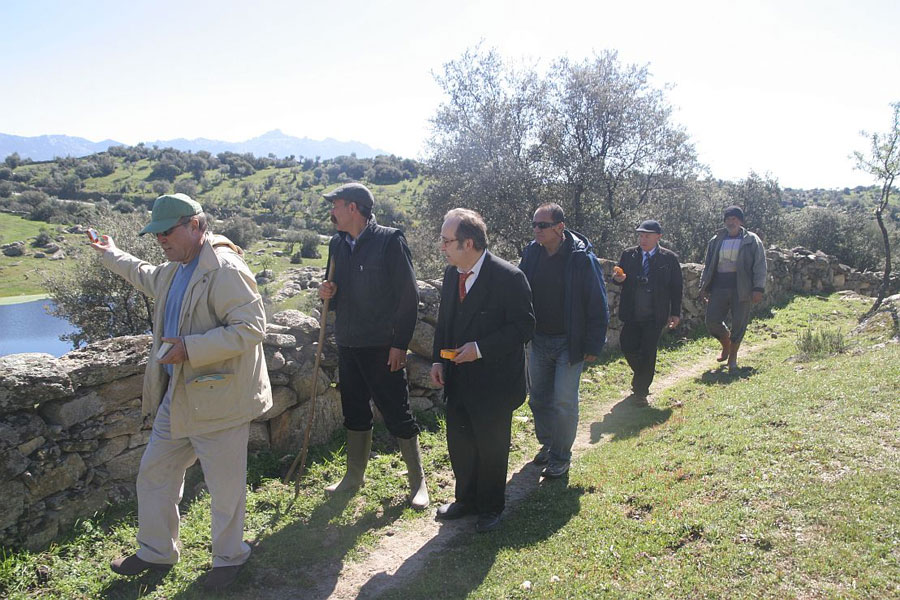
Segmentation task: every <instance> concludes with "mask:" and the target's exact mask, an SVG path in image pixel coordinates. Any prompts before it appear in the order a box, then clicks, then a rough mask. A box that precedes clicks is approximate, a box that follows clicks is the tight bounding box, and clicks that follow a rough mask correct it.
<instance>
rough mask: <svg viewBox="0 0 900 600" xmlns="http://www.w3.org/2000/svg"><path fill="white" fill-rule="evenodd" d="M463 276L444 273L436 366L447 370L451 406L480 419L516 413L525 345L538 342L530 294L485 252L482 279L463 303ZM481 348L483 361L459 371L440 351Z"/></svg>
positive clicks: (514, 272) (516, 274)
mask: <svg viewBox="0 0 900 600" xmlns="http://www.w3.org/2000/svg"><path fill="white" fill-rule="evenodd" d="M458 290H459V272H458V271H457V269H456V267H453V266H449V267H447V268H446V269H445V270H444V281H443V285H442V287H441V306H440V309H439V311H438V324H437V327H436V328H435V332H434V349H433V362H436V363H442V364H443V365H444V383H445V385H444V393H445V395H446V396H447V401H448V402H462V403H463V405H464V406H466V407H467V408H469V409H470V410H473V411H475V412H476V413H477V412H479V411H482V410H504V411H507V410H508V411H510V412H511V411H512V410H514V409H515V408H516V407H518V406H520V405H521V404H522V403H523V402H524V401H525V344H526V343H527V342H528V341H530V340H531V338H532V336H534V309H533V308H532V306H531V288H530V287H529V286H528V279H526V278H525V274H524V273H522V271H520V270H519V269H517V268H516V267H514V266H513V265H511V264H509V263H508V262H506V261H505V260H502V259H500V258H497V257H496V256H494V255H493V254H491V253H490V252H487V251H486V256H485V257H484V263H483V264H482V266H481V271H480V272H479V273H478V279H476V280H475V283H474V284H473V285H472V289H471V290H469V293H468V294H466V299H465V300H464V301H463V302H460V301H459V291H458ZM467 342H477V343H478V349H479V350H480V351H481V358H480V359H478V360H475V361H472V362H467V363H463V364H460V365H456V364H454V363H452V362H451V361H449V360H446V359H442V358H441V357H440V352H441V349H442V348H458V347H460V346H462V345H463V344H465V343H467Z"/></svg>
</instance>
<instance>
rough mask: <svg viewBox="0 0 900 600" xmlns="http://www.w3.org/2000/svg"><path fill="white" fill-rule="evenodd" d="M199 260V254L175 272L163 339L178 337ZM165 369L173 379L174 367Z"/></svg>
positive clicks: (168, 301)
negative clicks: (183, 309)
mask: <svg viewBox="0 0 900 600" xmlns="http://www.w3.org/2000/svg"><path fill="white" fill-rule="evenodd" d="M199 260H200V254H199V253H198V254H197V256H195V257H194V260H192V261H191V262H189V263H188V264H186V265H181V268H180V269H178V270H177V271H176V272H175V277H174V278H172V285H170V286H169V293H168V294H167V295H166V318H165V321H164V322H163V337H167V338H173V337H178V334H179V332H178V320H179V317H180V316H181V305H182V303H183V302H184V294H185V292H187V287H188V283H190V281H191V276H193V274H194V269H196V268H197V263H198V262H199ZM165 367H166V373H168V374H169V377H172V373H173V369H172V365H165Z"/></svg>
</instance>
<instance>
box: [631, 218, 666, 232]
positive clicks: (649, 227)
mask: <svg viewBox="0 0 900 600" xmlns="http://www.w3.org/2000/svg"><path fill="white" fill-rule="evenodd" d="M635 231H643V232H644V233H658V234H660V235H662V227H660V226H659V221H654V220H653V219H649V220H647V221H644V222H643V223H641V224H640V225H639V226H638V228H637V229H635Z"/></svg>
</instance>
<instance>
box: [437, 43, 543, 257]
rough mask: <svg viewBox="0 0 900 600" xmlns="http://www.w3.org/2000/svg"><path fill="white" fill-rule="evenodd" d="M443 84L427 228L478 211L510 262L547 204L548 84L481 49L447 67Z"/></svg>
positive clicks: (529, 71)
mask: <svg viewBox="0 0 900 600" xmlns="http://www.w3.org/2000/svg"><path fill="white" fill-rule="evenodd" d="M437 81H438V83H439V85H440V86H441V87H442V88H443V90H444V93H445V94H446V100H445V102H444V103H443V104H441V105H440V106H439V107H438V110H437V114H436V115H435V116H434V117H433V118H432V121H431V123H432V137H431V139H430V140H429V151H430V158H429V159H428V161H427V167H428V170H429V172H430V174H431V175H432V176H433V183H432V184H431V185H430V186H429V188H428V190H427V192H426V195H425V198H426V202H425V206H424V210H425V214H424V215H423V216H424V220H425V221H426V222H429V223H437V224H439V223H440V222H441V221H442V218H443V215H444V213H445V212H446V211H448V210H449V209H451V208H454V207H457V206H464V207H466V208H471V209H473V210H477V211H478V212H480V213H481V214H482V216H483V217H484V219H485V221H486V223H487V224H488V228H489V230H490V231H489V233H490V237H491V242H492V244H493V245H494V246H495V247H497V248H499V249H500V251H501V252H504V251H505V253H506V254H509V253H510V252H512V250H513V249H514V248H517V247H518V246H519V245H520V244H521V242H522V240H523V239H526V236H527V235H528V233H529V229H528V227H527V222H528V221H529V220H530V216H531V215H530V211H531V210H532V209H533V207H534V206H535V205H537V204H539V203H540V200H541V195H540V188H541V182H540V171H541V169H540V164H539V159H540V157H539V154H538V152H536V147H537V143H538V139H537V133H538V126H539V123H540V120H541V111H542V110H543V108H542V104H543V101H544V97H545V93H544V87H543V84H542V83H541V81H540V80H539V78H538V76H537V74H536V73H535V72H534V70H533V69H529V68H522V69H515V68H513V67H512V66H511V65H508V64H507V63H506V62H504V60H503V59H502V58H501V57H500V56H499V55H498V53H497V52H496V51H493V50H492V51H487V52H484V51H482V50H481V49H479V48H476V49H474V50H468V51H466V52H465V53H464V54H463V55H462V56H461V57H460V58H459V59H457V60H453V61H450V62H448V63H447V64H446V65H444V71H443V74H442V75H440V76H437ZM438 226H439V225H438ZM435 231H436V230H435ZM434 237H435V238H436V237H437V234H436V233H435V234H434Z"/></svg>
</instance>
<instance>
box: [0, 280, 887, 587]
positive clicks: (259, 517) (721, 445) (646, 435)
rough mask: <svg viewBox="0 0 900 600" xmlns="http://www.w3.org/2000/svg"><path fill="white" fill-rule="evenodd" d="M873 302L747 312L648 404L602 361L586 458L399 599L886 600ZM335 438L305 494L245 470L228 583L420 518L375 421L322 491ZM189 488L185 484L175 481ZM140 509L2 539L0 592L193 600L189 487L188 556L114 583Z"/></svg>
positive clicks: (519, 429)
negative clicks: (824, 342) (724, 347)
mask: <svg viewBox="0 0 900 600" xmlns="http://www.w3.org/2000/svg"><path fill="white" fill-rule="evenodd" d="M867 305H868V301H861V300H854V299H852V298H845V297H841V296H839V295H834V296H831V297H829V298H817V297H806V298H798V299H796V300H794V301H793V302H791V303H790V304H788V305H786V306H782V307H776V308H774V309H772V310H771V312H770V314H769V315H767V316H765V317H764V318H761V319H758V320H756V321H754V323H752V324H751V326H750V334H749V336H748V339H747V340H746V342H745V347H753V346H756V347H758V348H759V350H758V351H757V352H755V353H754V354H752V355H749V356H748V357H747V358H746V360H745V361H744V363H743V364H744V367H745V369H744V373H743V375H742V376H740V377H732V376H728V375H725V374H724V373H723V372H722V371H720V370H709V371H705V372H703V373H702V374H701V375H699V376H690V377H685V378H684V379H683V380H682V381H680V383H677V384H675V385H674V386H672V387H670V388H668V389H666V390H665V391H664V392H662V393H661V394H658V395H656V396H655V397H654V398H653V405H652V407H651V408H648V409H636V408H634V407H632V406H631V405H629V404H627V403H622V402H620V403H618V404H615V406H614V407H613V409H612V411H610V412H607V410H606V409H607V407H608V406H609V405H610V404H611V403H615V402H616V401H617V399H619V398H621V397H622V395H623V389H624V388H625V387H627V381H628V369H627V366H626V365H625V363H624V361H623V360H622V359H621V357H619V356H617V355H613V356H610V357H608V358H607V359H606V360H604V361H603V362H602V363H601V364H599V365H596V366H594V367H592V368H591V369H590V370H589V371H587V372H586V374H585V376H584V380H583V381H584V383H583V387H582V417H581V418H582V423H587V424H589V426H590V432H591V443H592V447H591V449H590V450H588V451H587V452H585V453H584V454H583V455H582V456H580V457H579V458H578V459H577V460H576V461H575V462H574V463H573V469H572V471H571V474H570V476H569V478H568V481H564V480H560V481H555V482H548V483H546V484H544V485H542V486H541V487H540V488H539V489H538V490H537V491H536V492H534V493H533V494H532V495H531V496H529V497H528V498H526V499H525V500H524V501H523V502H522V503H520V504H519V505H518V506H517V507H515V508H514V509H513V510H510V511H508V514H506V515H505V518H504V525H503V527H502V528H501V529H500V530H499V531H497V532H495V533H493V534H490V535H483V536H476V535H474V534H472V535H465V536H461V538H460V539H459V540H457V541H456V542H455V543H454V544H453V545H452V547H451V548H450V549H449V550H447V551H444V552H442V553H441V555H440V556H433V557H432V558H430V559H428V562H427V565H426V567H425V568H424V569H422V570H421V572H419V573H418V574H417V575H416V576H415V577H414V578H413V581H412V583H410V584H408V585H405V586H403V587H402V588H401V589H397V590H395V591H393V592H391V593H389V594H388V596H387V597H392V598H403V599H407V598H579V599H581V598H891V597H897V595H898V593H900V566H898V558H900V554H898V553H900V549H898V523H900V491H898V490H900V466H898V465H900V461H898V450H900V438H898V431H900V411H898V397H900V393H898V392H900V369H898V367H897V365H898V364H900V345H898V344H896V343H887V344H885V343H884V342H885V341H886V340H887V338H888V337H889V335H890V333H891V329H890V323H889V322H887V321H886V322H885V323H884V326H883V327H882V328H875V329H873V330H869V331H867V332H865V333H864V334H859V335H856V334H854V335H850V333H849V332H850V331H851V329H852V327H853V326H854V325H855V318H856V316H857V315H859V314H860V313H862V312H863V311H864V310H865V308H866V307H867ZM809 327H815V328H818V329H822V328H827V329H828V330H830V331H834V332H841V334H842V335H844V336H845V337H846V340H847V343H848V344H847V345H848V349H847V351H846V352H845V353H842V354H838V355H830V354H829V355H823V356H820V357H818V358H803V357H800V356H799V353H798V349H797V341H798V339H799V337H800V333H801V332H802V331H805V330H807V329H808V328H809ZM714 346H715V344H714V343H713V342H712V341H711V340H710V339H709V338H697V339H689V340H670V341H669V342H668V343H667V345H666V347H664V348H663V350H662V351H661V357H660V358H661V360H660V365H661V373H660V377H663V376H667V375H668V376H672V377H675V376H677V375H678V373H679V372H680V371H682V370H683V369H685V368H687V367H693V366H695V365H697V364H698V362H700V361H704V362H707V361H708V362H712V357H713V356H714V353H715V347H714ZM517 414H518V416H519V417H521V418H518V419H515V420H514V432H513V444H512V456H511V463H512V464H517V463H521V462H522V461H523V460H525V459H526V458H527V457H529V456H531V455H532V453H533V452H534V451H535V450H536V442H535V441H534V437H533V433H532V430H531V424H530V420H529V419H527V418H525V417H527V416H528V415H529V412H528V409H527V407H523V408H521V409H520V410H519V412H518V413H517ZM424 425H425V426H426V429H427V431H426V432H425V433H424V434H423V436H422V445H423V450H424V461H425V468H426V472H427V473H428V476H429V487H430V490H431V492H432V500H433V502H434V503H435V505H437V503H439V502H442V501H447V500H449V499H451V496H452V475H451V473H450V471H449V461H448V459H447V454H446V443H445V435H444V431H445V430H444V425H443V422H442V421H441V419H440V418H436V417H429V418H426V419H425V420H424ZM340 438H341V436H340V435H338V436H336V438H335V439H334V440H333V441H332V442H331V443H330V444H328V445H326V446H324V447H319V448H316V449H314V451H313V452H312V454H311V467H310V469H309V471H308V474H307V475H306V476H305V478H304V482H303V486H302V487H301V490H300V495H299V496H298V497H297V498H296V499H293V493H292V489H289V488H285V487H284V486H282V485H281V484H280V483H279V482H278V480H277V476H278V475H279V473H280V472H281V470H282V469H283V468H284V466H285V463H284V462H283V461H279V460H278V459H277V457H271V456H263V457H258V458H256V459H255V460H254V461H253V464H252V466H251V477H250V479H251V488H252V491H251V492H250V494H249V497H248V523H247V532H248V533H247V536H248V539H252V540H253V541H254V544H256V549H255V551H254V556H253V558H252V560H251V561H250V563H248V566H247V568H246V569H245V570H244V572H243V573H242V574H241V577H240V579H239V582H238V584H237V585H236V586H235V588H234V590H232V591H231V592H230V593H229V594H226V596H228V597H232V598H251V597H253V595H254V590H256V589H268V590H269V591H271V590H273V589H274V590H275V591H276V592H277V591H278V590H281V591H283V594H281V596H280V597H284V598H289V597H290V598H293V597H303V588H304V587H305V586H307V585H311V584H312V583H313V582H312V580H311V579H310V577H311V569H310V568H309V567H308V565H321V564H323V563H325V562H338V563H341V562H343V563H352V562H354V561H356V560H359V559H360V557H361V556H362V555H363V553H364V552H365V551H366V549H367V548H370V547H372V546H373V545H374V544H376V543H377V542H378V541H379V539H380V538H382V537H383V536H385V535H390V532H391V531H392V530H393V529H394V528H396V527H397V526H402V525H403V524H411V525H414V524H415V522H416V520H419V519H431V518H432V515H433V511H428V512H426V513H425V514H416V513H414V512H412V511H410V510H409V509H406V508H405V481H404V477H403V475H402V472H403V470H404V467H403V465H402V461H401V460H400V457H399V455H398V453H397V452H396V447H395V446H394V443H393V441H392V440H391V438H390V437H389V436H387V435H386V433H385V432H384V431H383V430H381V429H378V430H377V431H376V441H375V452H376V453H377V458H374V459H373V461H372V462H371V463H370V466H369V469H368V471H367V478H368V483H367V485H366V487H364V488H363V491H362V492H361V493H359V494H357V495H355V496H353V497H338V498H335V499H333V500H331V501H329V500H328V499H326V497H325V496H324V495H323V494H322V492H321V488H322V486H323V485H324V484H325V482H327V481H331V480H333V479H334V478H335V477H338V476H339V474H340V473H341V472H342V468H343V465H342V457H341V452H340V444H341V441H340ZM187 489H188V490H191V489H193V486H191V485H189V486H188V487H187ZM133 511H134V507H133V506H120V507H116V508H114V509H111V510H110V511H109V512H108V513H107V514H106V515H98V516H97V517H96V518H94V519H90V520H85V521H82V522H80V523H79V524H78V526H77V527H76V530H75V531H74V532H72V533H71V535H70V536H69V537H67V538H66V539H63V540H60V542H59V543H58V544H56V545H55V546H53V547H52V548H51V549H49V550H48V551H46V552H38V553H28V552H20V553H7V554H5V555H4V560H3V561H2V562H0V596H3V597H9V598H15V599H26V598H38V597H40V598H94V597H104V598H173V597H177V598H203V597H204V595H203V593H202V591H201V590H200V589H199V586H198V585H197V583H196V579H197V577H198V576H199V575H200V574H201V573H202V572H203V570H204V569H206V568H208V566H209V500H208V497H207V496H206V494H204V493H201V494H200V495H199V496H197V497H196V498H193V499H189V500H186V501H185V503H184V511H183V513H182V515H183V518H182V525H181V535H182V546H183V548H182V561H181V562H180V563H179V564H178V565H177V566H176V567H175V568H174V569H173V570H172V571H171V572H170V573H169V574H167V575H164V576H158V575H157V576H151V575H147V576H145V577H138V578H134V579H121V578H117V577H115V576H113V574H112V573H110V571H109V570H108V567H107V566H106V565H107V562H108V561H109V560H110V559H112V558H114V557H116V556H118V555H120V554H122V553H128V552H131V551H132V549H133V548H134V542H133V538H134V534H135V516H134V512H133Z"/></svg>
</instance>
